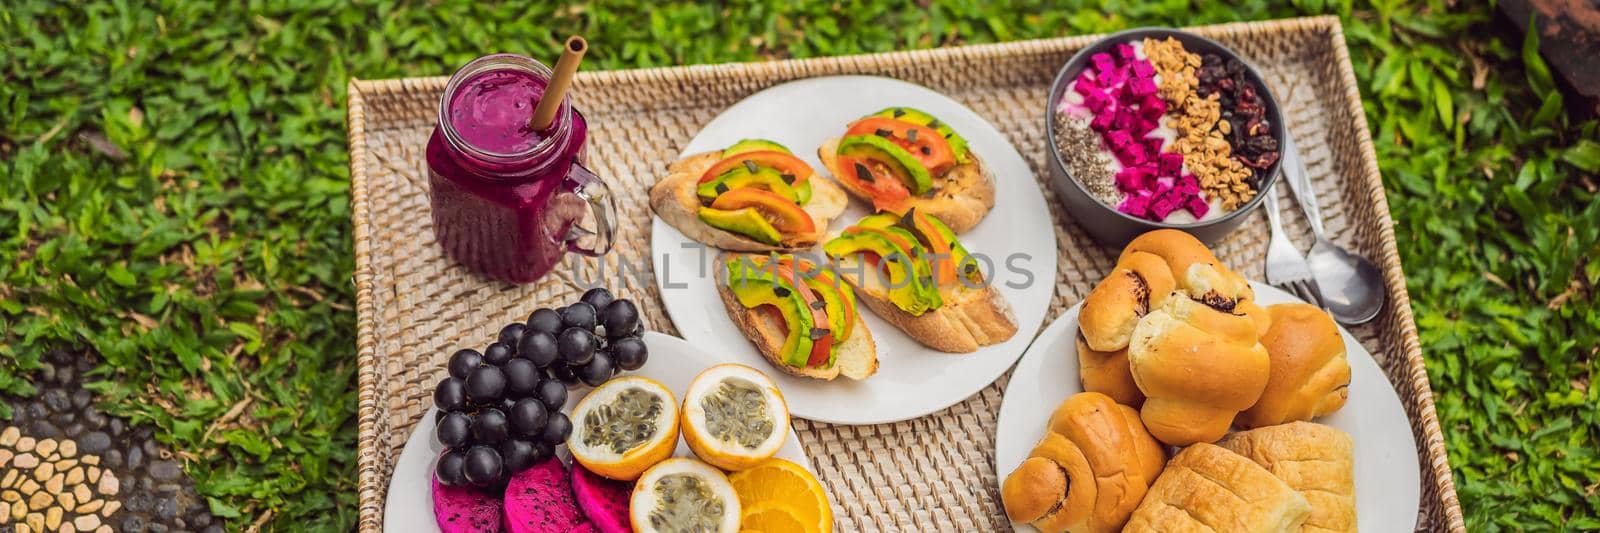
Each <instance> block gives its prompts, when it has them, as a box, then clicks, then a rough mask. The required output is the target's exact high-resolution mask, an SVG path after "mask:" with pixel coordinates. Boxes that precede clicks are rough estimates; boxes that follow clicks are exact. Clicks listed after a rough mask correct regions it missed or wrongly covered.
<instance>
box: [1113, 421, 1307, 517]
mask: <svg viewBox="0 0 1600 533" xmlns="http://www.w3.org/2000/svg"><path fill="white" fill-rule="evenodd" d="M1310 512H1311V506H1310V504H1309V503H1307V502H1306V498H1305V497H1304V496H1302V495H1301V494H1300V493H1299V492H1296V491H1295V490H1294V489H1293V488H1291V487H1290V486H1289V485H1288V484H1286V483H1284V482H1283V480H1280V479H1278V478H1277V477H1275V476H1273V475H1272V473H1271V472H1268V471H1267V470H1266V469H1264V468H1262V467H1261V466H1260V465H1257V464H1256V463H1254V462H1251V461H1250V460H1249V459H1246V458H1245V457H1244V456H1241V455H1239V454H1236V453H1233V452H1230V451H1228V450H1226V449H1223V448H1221V447H1218V446H1215V445H1211V444H1206V443H1203V442H1202V443H1199V444H1195V445H1193V446H1190V447H1188V448H1184V449H1183V451H1181V452H1178V455H1177V456H1175V457H1173V458H1172V461H1170V462H1169V463H1167V468H1166V470H1163V471H1162V472H1161V477H1159V478H1156V482H1155V484H1154V485H1152V486H1151V487H1150V491H1149V493H1148V494H1146V495H1145V497H1144V501H1142V502H1140V503H1139V507H1138V508H1137V509H1134V511H1133V515H1132V516H1131V517H1129V519H1128V525H1127V527H1125V528H1123V530H1122V531H1124V532H1126V533H1147V532H1157V531H1159V532H1163V533H1188V532H1195V533H1200V532H1205V533H1213V532H1215V533H1267V532H1285V531H1298V530H1299V529H1300V526H1301V525H1302V524H1304V523H1305V521H1306V517H1307V516H1308V515H1309V514H1310Z"/></svg>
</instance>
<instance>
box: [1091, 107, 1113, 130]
mask: <svg viewBox="0 0 1600 533" xmlns="http://www.w3.org/2000/svg"><path fill="white" fill-rule="evenodd" d="M1113 118H1116V114H1115V113H1110V112H1106V111H1102V112H1100V113H1099V114H1097V115H1095V116H1094V120H1091V121H1089V127H1090V128H1093V129H1094V131H1099V132H1104V131H1106V130H1108V129H1111V120H1112V119H1113Z"/></svg>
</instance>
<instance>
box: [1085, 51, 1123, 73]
mask: <svg viewBox="0 0 1600 533" xmlns="http://www.w3.org/2000/svg"><path fill="white" fill-rule="evenodd" d="M1089 64H1090V65H1093V66H1094V71H1095V72H1098V73H1101V74H1104V73H1106V72H1111V71H1112V70H1113V69H1115V68H1117V65H1116V62H1115V61H1113V60H1112V59H1111V54H1108V53H1105V52H1100V53H1098V54H1095V55H1092V56H1089Z"/></svg>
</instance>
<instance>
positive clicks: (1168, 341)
mask: <svg viewBox="0 0 1600 533" xmlns="http://www.w3.org/2000/svg"><path fill="white" fill-rule="evenodd" d="M1268 361H1269V359H1268V356H1267V350H1266V348H1263V347H1262V346H1261V343H1260V342H1258V340H1257V337H1256V329H1255V323H1254V322H1253V321H1252V320H1250V319H1249V318H1248V317H1244V316H1240V315H1234V314H1231V313H1226V312H1223V311H1219V310H1217V309H1214V308H1212V307H1211V306H1208V305H1206V304H1203V303H1200V302H1197V301H1195V300H1191V299H1189V298H1188V297H1185V296H1182V295H1174V296H1173V297H1171V298H1168V299H1167V302H1166V305H1164V306H1162V307H1161V308H1159V309H1156V310H1153V311H1151V312H1150V314H1149V315H1147V316H1145V317H1144V319H1143V320H1140V321H1139V326H1138V327H1137V328H1135V329H1134V332H1133V340H1132V342H1130V343H1129V345H1128V364H1129V368H1130V369H1131V370H1132V373H1133V379H1134V382H1135V383H1137V384H1138V385H1139V390H1141V391H1144V394H1145V401H1144V405H1143V407H1141V409H1140V415H1141V417H1142V418H1143V419H1144V424H1145V427H1147V428H1149V430H1150V434H1151V435H1154V436H1155V437H1156V439H1159V440H1160V441H1161V442H1164V443H1167V444H1170V445H1173V446H1187V445H1189V444H1193V443H1196V442H1214V441H1216V440H1217V439H1220V438H1222V436H1223V435H1224V434H1226V433H1227V432H1228V427H1229V426H1230V425H1231V424H1232V423H1233V419H1234V416H1236V415H1237V414H1238V413H1239V411H1243V410H1245V409H1248V408H1250V406H1252V405H1255V403H1256V400H1258V399H1260V397H1261V391H1262V390H1263V389H1265V388H1266V385H1267V378H1268V375H1269V370H1270V369H1269V363H1268Z"/></svg>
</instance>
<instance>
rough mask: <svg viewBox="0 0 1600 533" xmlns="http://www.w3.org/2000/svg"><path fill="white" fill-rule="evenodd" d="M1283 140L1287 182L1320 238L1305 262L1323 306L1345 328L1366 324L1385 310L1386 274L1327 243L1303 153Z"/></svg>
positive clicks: (1360, 257)
mask: <svg viewBox="0 0 1600 533" xmlns="http://www.w3.org/2000/svg"><path fill="white" fill-rule="evenodd" d="M1283 138H1284V147H1283V177H1284V181H1287V182H1289V190H1291V191H1294V197H1295V199H1296V200H1297V201H1299V202H1300V210H1301V211H1304V212H1305V214H1306V219H1308V220H1309V221H1310V222H1311V232H1312V233H1314V234H1316V236H1317V243H1316V244H1314V245H1312V246H1311V251H1310V252H1307V253H1306V260H1307V261H1308V262H1310V263H1311V273H1312V275H1314V276H1316V278H1317V284H1318V285H1320V286H1321V288H1322V302H1323V304H1324V305H1325V306H1326V307H1327V308H1328V314H1331V315H1333V318H1334V320H1338V321H1339V322H1340V323H1342V324H1362V323H1366V322H1367V321H1369V320H1372V319H1373V318H1374V317H1376V316H1378V311H1381V310H1382V309H1383V300H1384V291H1383V274H1382V272H1380V271H1379V270H1378V266H1377V265H1374V264H1372V261H1370V260H1368V259H1367V258H1365V257H1362V256H1359V255H1356V254H1355V253H1353V252H1351V251H1350V250H1347V249H1345V248H1344V247H1342V246H1339V245H1338V244H1336V243H1334V242H1333V241H1332V240H1329V239H1328V236H1327V234H1325V233H1324V232H1323V229H1322V211H1321V209H1318V208H1317V197H1316V193H1315V191H1313V190H1312V188H1311V176H1310V175H1309V174H1308V173H1306V166H1305V162H1304V161H1302V160H1301V159H1300V150H1299V149H1298V148H1296V147H1295V145H1294V139H1293V138H1292V137H1291V136H1289V135H1284V136H1283Z"/></svg>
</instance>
